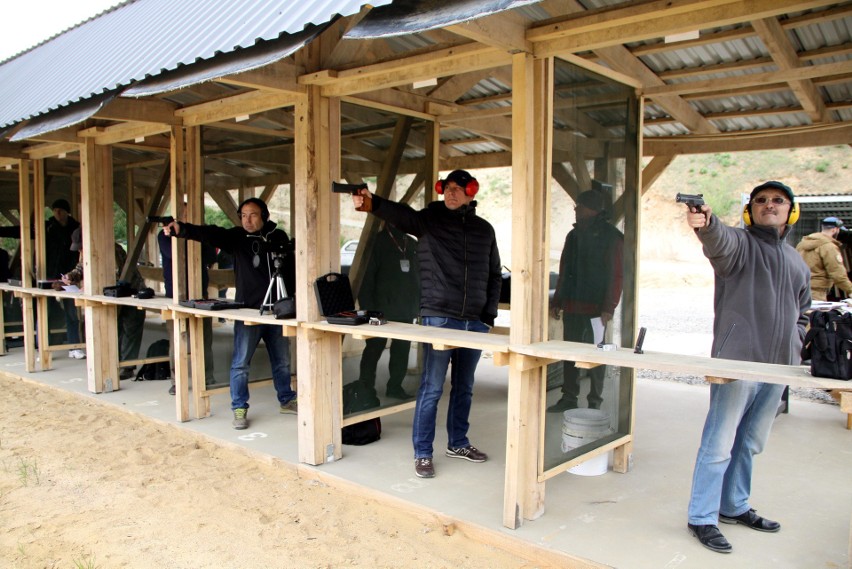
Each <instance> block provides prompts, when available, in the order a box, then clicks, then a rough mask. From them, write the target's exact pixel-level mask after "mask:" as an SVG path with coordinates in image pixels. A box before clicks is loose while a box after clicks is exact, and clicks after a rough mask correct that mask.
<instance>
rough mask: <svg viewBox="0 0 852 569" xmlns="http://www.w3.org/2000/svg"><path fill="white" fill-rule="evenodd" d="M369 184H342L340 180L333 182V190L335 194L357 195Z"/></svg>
mask: <svg viewBox="0 0 852 569" xmlns="http://www.w3.org/2000/svg"><path fill="white" fill-rule="evenodd" d="M366 189H367V184H341V183H340V182H332V183H331V191H332V192H334V193H335V194H352V195H353V196H357V195H358V192H360V191H361V190H366Z"/></svg>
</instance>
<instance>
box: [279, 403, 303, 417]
mask: <svg viewBox="0 0 852 569" xmlns="http://www.w3.org/2000/svg"><path fill="white" fill-rule="evenodd" d="M280 411H281V414H282V415H298V414H299V403H298V402H297V401H296V400H295V399H291V400H290V401H288V402H287V403H284V404H283V405H281V409H280Z"/></svg>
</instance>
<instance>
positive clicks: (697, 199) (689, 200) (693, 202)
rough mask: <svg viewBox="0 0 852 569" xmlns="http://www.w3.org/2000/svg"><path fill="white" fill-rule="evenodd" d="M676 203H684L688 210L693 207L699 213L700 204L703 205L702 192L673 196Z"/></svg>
mask: <svg viewBox="0 0 852 569" xmlns="http://www.w3.org/2000/svg"><path fill="white" fill-rule="evenodd" d="M675 201H676V202H677V203H685V204H686V205H687V207H689V210H690V211H692V208H695V212H696V213H701V206H703V205H704V194H681V193H679V194H678V195H676V196H675Z"/></svg>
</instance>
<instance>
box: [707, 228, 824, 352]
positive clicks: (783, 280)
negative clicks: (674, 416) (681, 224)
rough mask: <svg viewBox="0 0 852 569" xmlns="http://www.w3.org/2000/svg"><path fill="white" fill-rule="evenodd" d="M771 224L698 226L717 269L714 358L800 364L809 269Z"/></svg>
mask: <svg viewBox="0 0 852 569" xmlns="http://www.w3.org/2000/svg"><path fill="white" fill-rule="evenodd" d="M789 232H790V227H789V226H788V227H787V228H786V229H785V230H784V233H783V235H781V236H780V237H779V235H778V232H777V231H776V230H775V229H774V228H772V227H765V226H757V225H751V226H748V227H746V228H745V229H740V228H734V227H728V226H726V225H724V224H722V223H721V222H720V221H719V219H718V218H717V217H716V216H715V215H714V216H711V219H710V224H709V225H708V226H707V227H704V228H701V229H698V230H696V235H697V236H698V239H699V240H700V241H701V243H702V245H703V247H704V255H705V256H706V257H707V258H708V259H709V260H710V264H711V266H712V267H713V270H714V272H715V273H716V292H715V298H714V308H715V313H716V317H715V321H714V324H713V350H712V356H713V357H714V358H724V359H731V360H745V361H753V362H763V363H774V364H785V365H799V364H800V363H801V356H800V352H801V348H802V339H803V338H804V335H805V325H806V324H807V316H805V312H806V311H807V310H808V309H809V308H810V306H811V291H810V271H809V270H808V267H807V265H806V264H805V262H804V261H803V260H802V257H801V256H800V255H799V253H798V252H796V250H795V249H793V247H791V246H790V245H788V244H787V243H786V241H785V238H786V236H787V234H788V233H789Z"/></svg>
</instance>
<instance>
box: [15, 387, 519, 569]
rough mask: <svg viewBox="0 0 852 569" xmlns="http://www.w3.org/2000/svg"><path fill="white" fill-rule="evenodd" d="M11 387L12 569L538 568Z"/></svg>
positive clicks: (74, 403)
mask: <svg viewBox="0 0 852 569" xmlns="http://www.w3.org/2000/svg"><path fill="white" fill-rule="evenodd" d="M0 390H2V392H3V397H2V398H0V413H2V416H3V418H4V419H3V423H2V426H0V465H2V468H0V520H2V521H0V526H2V531H0V566H2V567H4V568H5V567H9V568H39V569H42V568H54V567H56V568H63V569H65V568H69V567H76V568H90V569H93V568H95V567H98V568H103V569H105V568H114V567H131V568H132V567H139V568H146V569H148V568H151V567H163V568H165V567H168V568H181V567H187V568H190V567H191V568H205V567H216V568H224V567H251V568H261V567H269V568H273V567H275V568H277V567H286V568H302V567H305V568H330V567H370V568H381V567H422V568H448V569H454V568H462V567H463V568H471V569H475V568H483V569H485V568H490V569H494V568H500V567H523V568H527V567H535V566H536V565H533V564H529V563H527V562H525V561H524V560H523V559H521V558H519V557H515V556H513V555H511V554H509V553H506V552H504V551H502V550H498V549H495V548H493V547H491V546H487V545H483V544H481V543H479V542H476V541H474V540H472V539H469V538H467V537H465V536H464V535H463V534H462V533H461V532H459V531H455V532H445V531H444V528H443V526H442V525H441V524H440V523H439V522H438V521H437V520H428V519H418V518H417V517H415V516H412V515H411V514H410V513H403V512H400V511H399V510H397V509H395V508H393V507H390V506H388V505H383V504H380V503H378V502H374V501H371V500H369V499H365V498H358V497H355V496H353V495H349V494H347V493H346V492H344V491H342V490H340V489H334V488H331V487H329V486H328V485H326V484H324V483H322V482H321V481H318V480H306V479H302V478H300V477H299V475H298V473H297V472H296V470H295V469H294V468H293V467H292V466H291V465H287V464H285V463H275V462H269V461H264V460H260V459H258V458H257V457H255V456H251V455H249V454H248V453H247V452H246V451H243V450H241V449H239V448H235V447H234V448H232V447H226V446H222V445H219V444H217V443H212V442H210V441H208V440H206V439H204V438H202V437H200V436H198V435H195V434H194V433H191V432H187V431H185V430H182V429H180V428H179V427H176V426H171V425H167V424H158V423H156V422H153V421H151V420H148V419H144V418H141V417H138V416H136V415H133V414H130V413H127V412H123V411H121V410H118V409H113V408H110V407H109V406H108V405H106V404H101V403H98V402H96V401H91V400H87V399H84V398H81V397H80V396H77V395H75V394H72V393H67V392H63V391H59V390H56V389H54V388H51V387H47V386H43V385H40V384H36V383H32V382H25V381H23V380H19V379H10V378H8V377H3V376H0ZM201 512H203V515H201ZM447 533H450V534H451V535H446V534H447Z"/></svg>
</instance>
